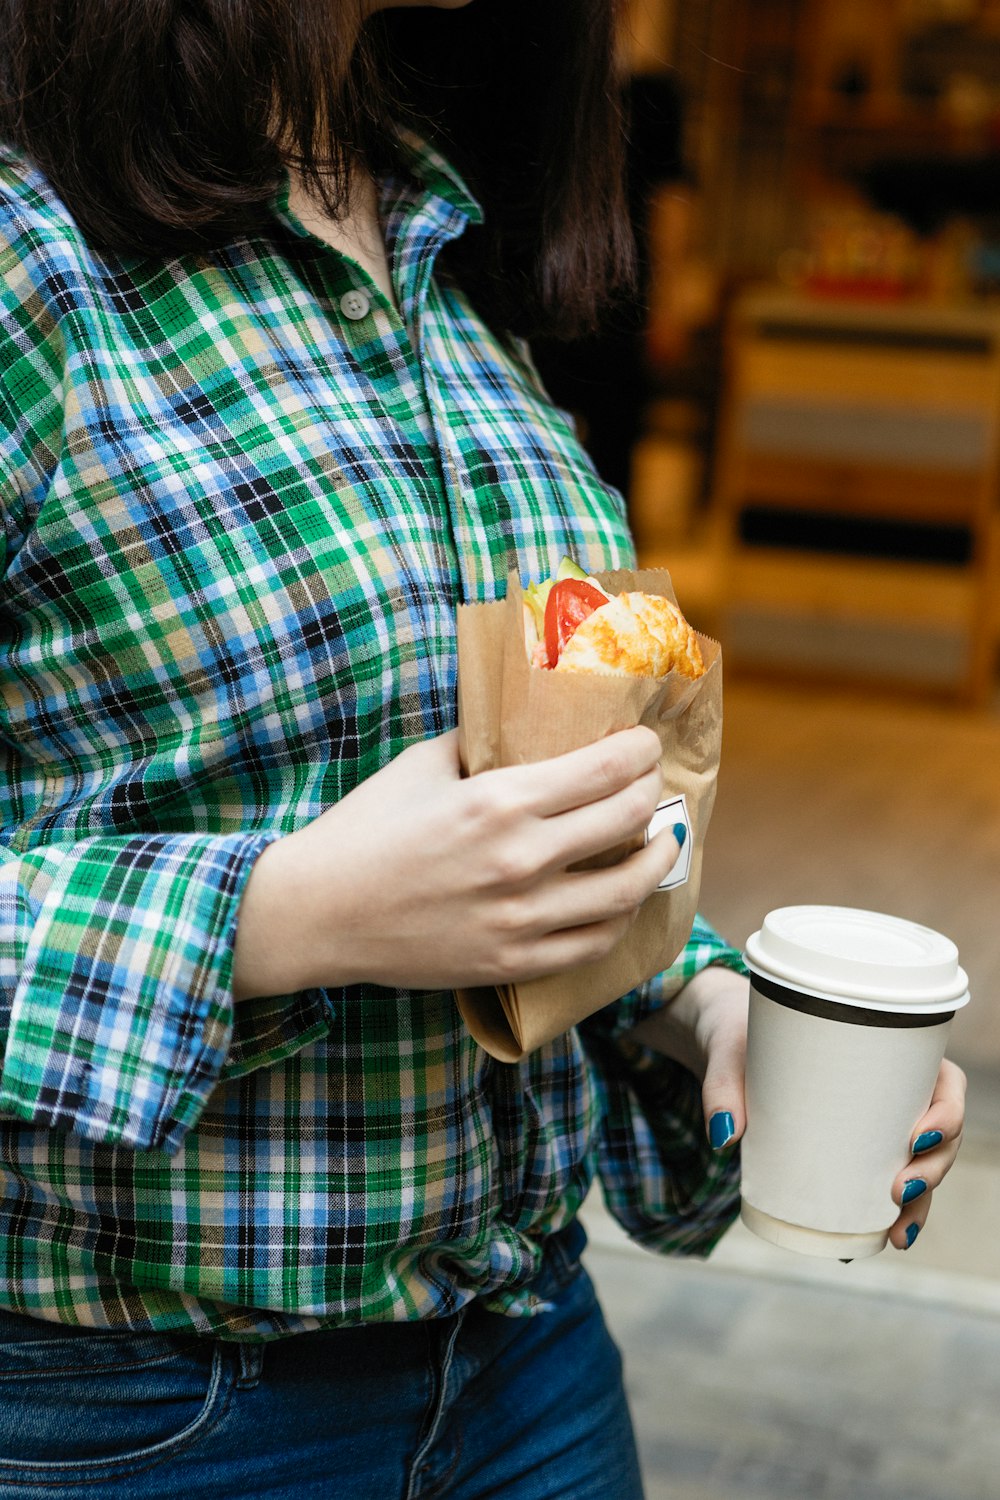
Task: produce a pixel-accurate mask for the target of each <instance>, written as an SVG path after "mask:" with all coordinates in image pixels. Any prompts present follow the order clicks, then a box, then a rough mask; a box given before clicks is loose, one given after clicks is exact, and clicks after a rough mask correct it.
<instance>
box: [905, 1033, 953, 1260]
mask: <svg viewBox="0 0 1000 1500" xmlns="http://www.w3.org/2000/svg"><path fill="white" fill-rule="evenodd" d="M965 1085H966V1079H965V1074H964V1073H963V1072H962V1070H961V1068H959V1067H956V1065H955V1064H954V1063H953V1062H949V1061H948V1059H947V1058H945V1060H944V1062H943V1063H942V1064H941V1069H940V1071H939V1073H938V1076H937V1083H936V1084H935V1085H934V1097H933V1098H932V1099H931V1102H930V1107H929V1108H928V1110H927V1113H926V1114H925V1115H923V1116H922V1117H921V1118H920V1119H919V1120H918V1121H917V1123H916V1125H915V1126H914V1129H913V1134H912V1136H911V1137H910V1140H911V1142H912V1144H911V1147H910V1150H911V1152H912V1155H911V1157H910V1160H909V1161H908V1162H907V1164H906V1166H905V1167H904V1168H903V1170H902V1172H900V1174H899V1176H898V1177H897V1178H896V1181H895V1182H894V1183H893V1188H892V1196H893V1198H894V1199H895V1200H896V1202H897V1203H898V1204H899V1205H900V1207H901V1210H902V1211H901V1213H900V1215H899V1218H898V1219H897V1220H896V1222H895V1223H894V1224H893V1226H892V1228H891V1229H890V1230H889V1240H890V1242H891V1243H892V1244H893V1245H895V1246H896V1249H897V1250H908V1249H909V1248H910V1246H911V1245H912V1244H913V1241H914V1240H915V1239H916V1237H917V1235H918V1234H919V1233H920V1231H921V1229H922V1228H923V1226H924V1223H925V1222H926V1219H927V1215H928V1213H929V1212H930V1206H931V1198H932V1196H933V1193H934V1189H935V1188H936V1187H937V1186H938V1185H939V1184H940V1182H941V1180H942V1178H943V1177H944V1176H945V1174H946V1173H947V1172H950V1171H951V1168H952V1166H953V1165H954V1162H955V1157H956V1156H957V1155H958V1148H959V1146H960V1145H961V1144H962V1130H963V1127H964V1124H965Z"/></svg>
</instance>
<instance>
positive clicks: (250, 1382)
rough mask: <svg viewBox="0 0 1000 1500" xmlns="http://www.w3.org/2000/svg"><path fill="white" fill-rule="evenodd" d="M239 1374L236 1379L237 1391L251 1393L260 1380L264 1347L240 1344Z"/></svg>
mask: <svg viewBox="0 0 1000 1500" xmlns="http://www.w3.org/2000/svg"><path fill="white" fill-rule="evenodd" d="M238 1347H239V1351H240V1373H239V1375H238V1376H237V1379H236V1389H237V1390H238V1391H252V1390H253V1389H254V1387H255V1386H256V1385H257V1383H258V1381H259V1380H260V1377H261V1373H262V1372H263V1369H264V1345H263V1344H240V1345H239V1346H238Z"/></svg>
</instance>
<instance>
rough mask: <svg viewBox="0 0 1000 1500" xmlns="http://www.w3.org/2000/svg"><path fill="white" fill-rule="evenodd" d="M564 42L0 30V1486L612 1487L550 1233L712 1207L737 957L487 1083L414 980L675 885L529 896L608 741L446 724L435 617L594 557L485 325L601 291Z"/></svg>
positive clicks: (600, 1490)
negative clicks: (484, 747)
mask: <svg viewBox="0 0 1000 1500" xmlns="http://www.w3.org/2000/svg"><path fill="white" fill-rule="evenodd" d="M369 8H372V9H373V8H374V7H366V6H362V7H360V12H363V11H364V10H366V9H369ZM447 8H449V7H446V6H443V7H442V9H447ZM584 10H585V11H586V14H584ZM611 25H612V15H611V5H610V3H606V0H588V4H587V5H586V6H585V7H582V6H581V5H580V4H579V3H578V0H573V3H570V0H564V3H562V4H557V3H555V0H550V3H549V4H548V5H546V6H538V5H533V6H529V5H528V4H527V3H523V4H522V3H517V0H504V3H503V4H499V3H495V4H491V3H490V0H476V4H475V5H473V6H471V7H470V8H469V9H468V10H464V11H461V12H459V13H457V14H454V15H448V16H443V15H440V16H439V15H434V14H431V13H424V12H420V13H419V14H417V13H414V14H412V15H404V14H402V13H399V14H393V15H391V16H389V15H385V16H383V15H372V16H368V17H366V16H364V15H363V14H361V13H359V10H358V8H355V7H354V6H352V5H349V4H348V3H347V0H343V3H341V4H340V5H335V4H334V3H333V0H270V3H267V4H265V3H263V0H200V3H199V0H176V3H168V0H88V3H87V4H86V5H82V4H81V5H71V6H67V5H65V4H63V3H59V4H56V3H55V0H3V3H0V37H2V38H3V39H4V40H3V43H2V52H0V136H3V137H4V138H5V139H6V140H7V141H8V143H9V146H8V147H7V148H5V150H4V153H3V156H2V162H0V205H2V207H0V247H2V248H0V267H2V273H0V274H2V277H3V282H2V298H3V300H2V308H0V312H2V320H0V412H2V430H3V440H4V450H3V451H4V463H3V470H2V499H3V512H4V537H5V544H6V552H5V572H4V583H3V638H2V651H3V664H2V671H3V683H4V695H3V724H2V745H3V751H4V755H5V757H6V775H5V777H4V798H5V801H6V806H5V809H4V819H3V826H4V835H5V836H4V846H3V865H2V873H3V880H2V905H0V914H2V942H0V965H2V970H0V973H2V991H0V997H2V1002H3V1015H4V1031H5V1055H4V1066H3V1073H2V1080H0V1111H2V1116H3V1122H4V1123H3V1126H2V1129H3V1136H2V1158H0V1160H2V1169H3V1181H4V1198H3V1206H2V1233H3V1237H4V1247H5V1254H6V1262H5V1265H6V1270H5V1275H4V1280H3V1283H2V1293H3V1303H4V1304H5V1306H6V1308H7V1311H6V1312H4V1313H2V1314H0V1325H2V1326H0V1335H2V1338H0V1344H2V1356H0V1374H2V1375H3V1376H4V1377H5V1379H4V1399H3V1401H2V1402H0V1495H3V1496H22V1495H28V1494H30V1495H32V1496H34V1497H36V1500H44V1497H45V1496H47V1495H49V1494H52V1495H55V1494H59V1495H60V1496H64V1497H65V1496H67V1495H77V1494H79V1495H84V1494H87V1495H93V1494H95V1493H105V1492H106V1491H107V1492H110V1489H111V1486H112V1485H115V1486H118V1487H121V1489H122V1493H124V1494H127V1495H129V1496H137V1497H139V1496H141V1497H147V1496H167V1495H169V1496H171V1497H173V1496H176V1495H177V1494H178V1493H188V1494H191V1495H196V1496H198V1497H208V1496H235V1495H268V1496H281V1497H284V1496H290V1495H293V1494H294V1495H296V1496H302V1495H310V1494H311V1495H335V1496H337V1497H338V1500H347V1497H366V1500H367V1497H370V1496H383V1495H386V1496H389V1495H400V1496H403V1495H408V1496H417V1495H422V1496H429V1495H443V1494H447V1495H449V1496H452V1497H472V1496H485V1495H486V1494H489V1495H491V1496H500V1495H504V1496H517V1497H519V1500H527V1497H542V1496H556V1495H562V1496H572V1497H573V1500H583V1497H585V1496H604V1497H611V1496H614V1497H615V1500H628V1497H630V1496H636V1495H638V1494H639V1492H640V1486H639V1479H638V1474H637V1467H636V1461H635V1452H634V1446H633V1443H632V1438H631V1433H630V1429H629V1424H628V1416H627V1412H626V1409H625V1405H624V1400H623V1397H622V1388H621V1379H620V1369H619V1364H618V1359H617V1354H616V1352H615V1350H614V1347H613V1345H611V1343H610V1341H609V1339H608V1336H607V1334H606V1332H605V1330H604V1328H603V1324H602V1321H601V1317H600V1312H599V1309H598V1308H597V1306H596V1303H595V1301H594V1298H593V1293H592V1290H591V1288H590V1285H589V1282H588V1280H587V1278H586V1275H585V1273H584V1272H583V1271H582V1269H581V1268H580V1265H579V1250H580V1241H581V1238H582V1236H581V1233H580V1231H579V1230H578V1229H577V1228H576V1227H575V1218H574V1216H575V1211H576V1209H577V1207H578V1205H579V1203H580V1201H581V1200H582V1198H583V1196H584V1194H585V1192H586V1190H587V1188H588V1185H589V1184H590V1182H591V1180H592V1178H593V1176H594V1174H595V1171H597V1170H599V1171H600V1174H601V1177H602V1182H603V1186H604V1190H605V1192H606V1194H607V1196H608V1199H609V1202H610V1203H611V1205H612V1207H613V1208H614V1210H615V1212H616V1213H617V1214H618V1216H619V1218H620V1219H621V1220H622V1222H623V1223H625V1224H626V1226H627V1227H629V1229H630V1230H631V1231H632V1232H633V1233H635V1234H637V1235H638V1236H640V1237H641V1238H643V1240H644V1241H645V1242H646V1243H649V1244H651V1245H655V1246H658V1247H660V1248H662V1249H665V1250H675V1251H677V1250H680V1251H685V1250H687V1251H691V1250H705V1249H707V1248H708V1247H709V1246H710V1245H711V1244H712V1243H713V1242H714V1240H715V1239H716V1238H717V1237H718V1235H719V1233H721V1231H722V1229H723V1228H724V1227H725V1225H726V1223H728V1221H729V1219H730V1218H731V1217H732V1214H733V1212H734V1206H735V1174H736V1164H735V1160H734V1157H733V1153H732V1152H731V1151H729V1152H727V1151H725V1150H724V1149H722V1148H724V1147H726V1146H727V1145H729V1144H731V1143H732V1142H733V1141H734V1140H735V1139H736V1138H737V1137H738V1136H739V1134H740V1132H741V1129H742V1125H743V1105H742V1085H741V1075H742V1049H743V1036H744V1028H745V1003H746V1002H745V981H744V980H742V979H741V977H740V974H739V972H738V971H739V959H738V955H736V954H735V953H734V952H733V950H732V949H730V948H728V947H727V946H726V944H725V943H724V942H723V941H722V940H721V939H720V938H718V937H716V935H715V934H714V933H712V932H711V931H710V930H709V929H708V928H707V927H706V926H705V925H704V924H702V923H699V924H698V925H697V926H696V929H695V933H694V934H693V936H692V939H691V941H690V943H689V944H688V947H687V948H686V950H685V951H684V953H683V954H682V955H681V958H680V959H679V960H678V962H677V964H676V965H675V967H674V968H673V969H672V970H671V971H670V972H669V973H668V974H665V975H663V976H660V977H659V978H658V979H656V980H655V981H653V982H651V983H650V984H649V985H647V986H645V987H644V988H643V990H642V991H641V992H638V993H636V994H633V995H630V996H628V997H626V998H625V999H623V1000H622V1001H621V1002H620V1003H619V1004H618V1005H617V1006H614V1007H611V1008H610V1009H609V1010H608V1011H605V1012H603V1013H602V1014H601V1015H600V1016H598V1017H596V1018H594V1020H593V1021H592V1022H591V1023H588V1025H587V1026H586V1027H584V1028H581V1029H580V1032H579V1034H576V1033H574V1034H573V1035H572V1036H568V1037H564V1038H562V1039H560V1040H559V1041H558V1042H556V1043H554V1044H552V1045H551V1046H550V1047H547V1048H544V1049H542V1050H541V1051H540V1052H538V1053H536V1054H534V1055H533V1056H532V1057H531V1058H529V1059H528V1060H527V1061H526V1062H525V1063H524V1064H523V1065H521V1066H520V1067H501V1066H498V1065H496V1064H494V1063H493V1062H492V1061H491V1059H490V1058H488V1057H487V1056H486V1055H485V1054H484V1053H483V1052H482V1051H481V1050H480V1049H479V1048H478V1047H477V1046H476V1045H475V1044H474V1043H473V1042H472V1040H471V1039H470V1037H469V1036H468V1035H467V1034H466V1033H465V1031H464V1030H463V1028H462V1026H461V1024H460V1022H459V1020H458V1017H457V1012H456V1010H455V1006H454V1002H453V998H452V994H451V991H452V989H453V988H454V987H456V986H459V985H464V984H468V983H470V982H477V981H478V982H482V981H487V982H498V981H502V980H506V979H509V978H512V977H528V976H530V975H534V974H538V973H541V972H545V971H558V970H562V969H565V968H567V967H569V966H572V965H574V964H576V963H578V962H580V961H582V960H585V959H586V958H588V957H590V956H593V955H597V954H600V953H603V952H604V951H606V950H607V948H608V947H609V946H610V945H611V944H613V943H614V942H615V941H617V940H618V938H619V937H620V935H621V933H622V932H623V931H624V929H625V927H626V925H627V923H628V921H629V919H630V916H631V914H632V913H633V912H634V910H635V909H636V907H637V906H638V904H640V903H641V901H642V900H643V899H644V898H645V896H646V895H647V894H648V893H649V892H650V891H651V890H652V889H653V888H654V887H655V886H656V885H657V884H658V882H659V881H660V879H661V878H662V876H663V875H664V873H665V872H666V870H667V869H669V867H670V866H671V864H672V862H673V859H674V858H675V856H676V845H675V844H674V843H673V840H672V836H671V835H669V834H667V835H665V836H663V837H660V838H657V839H654V840H652V841H651V842H650V844H649V845H648V846H647V847H646V848H645V849H644V850H642V851H641V852H640V853H638V854H636V855H634V856H633V857H632V858H631V859H630V860H629V861H627V862H626V863H625V864H624V865H622V866H620V867H618V868H617V869H615V870H611V871H602V872H596V871H595V872H591V873H589V874H587V875H583V876H580V875H570V874H568V873H567V867H568V866H570V865H572V864H573V863H575V862H576V861H577V860H578V859H580V858H581V857H582V856H584V855H586V854H587V853H590V852H594V851H596V850H599V849H601V848H604V847H607V845H608V843H609V842H610V841H611V839H612V837H614V838H620V837H621V836H622V835H623V834H625V833H631V832H636V831H638V830H640V829H642V828H643V827H644V826H645V825H646V823H647V822H648V820H649V817H650V814H651V811H652V808H653V806H654V804H655V803H656V801H657V795H658V792H659V773H658V770H657V769H656V759H657V748H656V745H655V742H654V741H653V739H652V737H651V736H650V735H649V734H648V733H647V732H645V731H643V730H641V729H639V730H635V731H631V732H629V733H625V734H622V735H618V736H615V737H613V738H612V739H609V740H608V741H606V742H605V743H603V744H601V745H599V746H595V747H591V748H589V749H586V750H583V751H580V752H576V753H574V754H571V755H567V756H564V757H561V758H559V759H556V760H552V761H548V762H545V763H544V764H542V765H540V766H536V767H532V768H530V770H527V769H525V768H513V769H510V770H504V771H498V772H495V773H491V774H489V775H484V776H481V777H478V778H475V779H474V780H473V781H472V782H463V781H462V780H460V778H459V774H458V766H457V753H456V743H455V735H454V731H453V726H454V715H455V693H454V675H455V648H454V612H455V605H456V603H457V602H458V601H459V600H461V599H463V598H464V599H486V598H490V597H492V596H494V595H495V594H496V593H497V592H498V591H500V590H502V588H503V580H504V579H505V578H506V575H507V572H508V568H509V567H511V566H514V567H517V568H518V569H519V570H520V572H521V573H522V575H525V576H528V575H533V576H540V575H541V574H544V573H546V572H548V571H549V569H550V567H551V565H552V562H553V560H554V559H556V558H558V557H559V555H560V554H561V553H563V552H569V553H571V554H573V555H574V556H576V557H578V558H579V559H581V561H583V562H585V563H586V565H587V566H589V567H591V568H595V567H599V566H605V565H615V564H617V563H623V562H628V560H629V559H630V555H631V554H630V543H629V540H628V536H627V532H626V528H625V525H624V522H623V518H622V509H621V501H620V498H619V497H618V496H617V495H615V494H614V493H612V492H609V491H608V490H607V489H605V487H604V486H603V485H602V484H601V483H600V481H599V480H598V478H597V476H596V475H595V473H594V472H593V470H592V468H591V467H590V465H589V464H588V462H587V461H586V460H585V458H584V457H583V455H582V454H581V452H580V450H579V448H578V446H577V445H576V442H575V440H574V437H573V434H572V432H571V430H570V428H569V426H568V424H567V422H566V421H565V419H564V418H563V417H562V415H561V414H560V413H558V412H557V411H555V410H554V409H553V408H552V406H551V404H550V403H549V401H548V399H547V397H546V396H545V393H544V391H543V390H542V389H541V388H540V387H539V385H538V383H537V380H536V378H535V376H534V374H533V370H532V367H531V364H530V361H529V360H528V357H527V354H526V352H525V348H524V345H523V343H522V342H520V339H521V337H522V336H523V335H525V334H528V333H530V332H532V331H533V330H534V329H536V328H541V327H543V326H544V327H548V328H550V329H552V328H562V329H563V330H564V331H571V330H572V328H573V327H574V326H579V325H581V324H586V323H587V322H588V321H589V320H592V319H593V318H594V317H595V316H596V314H597V311H598V309H599V306H600V302H601V299H602V297H603V296H604V295H606V293H607V292H608V291H609V290H610V289H611V288H613V286H614V285H615V284H616V282H619V281H621V280H622V279H623V278H624V277H626V276H627V274H628V247H627V244H625V243H624V242H622V241H621V239H620V236H619V235H618V233H617V231H616V227H615V226H617V225H618V224H619V223H620V222H623V220H622V216H621V213H620V202H619V187H618V175H617V173H618V156H619V148H618V144H617V141H616V136H615V132H614V130H613V128H612V127H613V123H614V121H613V110H612V106H611V105H610V103H609V96H608V91H607V87H606V69H607V66H608V59H609V56H610V42H611ZM514 79H516V81H517V85H518V88H517V92H516V97H515V94H514V92H513V89H512V80H514ZM394 122H395V123H394ZM432 135H433V136H434V137H435V138H436V140H438V141H439V142H440V143H443V145H444V147H445V149H446V151H447V153H448V156H447V157H446V156H445V155H442V154H441V153H440V150H439V149H438V147H437V146H435V145H431V144H430V141H429V137H430V136H432ZM452 156H453V157H454V158H455V159H456V160H457V161H458V162H459V163H460V166H461V167H462V168H463V169H464V171H465V172H467V173H468V175H469V179H470V184H471V189H472V190H470V186H467V185H466V183H465V181H464V180H463V179H462V177H461V176H460V175H459V173H458V172H457V171H456V168H455V166H454V165H453V164H452V161H451V159H450V158H451V157H452ZM473 191H474V192H475V194H476V195H477V196H473ZM478 198H481V199H482V206H480V203H479V201H478ZM668 1001H670V1004H669V1006H668V1004H667V1002H668ZM639 1025H642V1027H643V1032H642V1035H643V1038H644V1041H645V1043H647V1044H652V1045H646V1046H640V1045H639V1044H638V1043H637V1042H636V1041H635V1040H634V1039H632V1038H630V1036H629V1033H630V1032H631V1031H632V1029H633V1028H635V1027H636V1026H639ZM685 1064H686V1065H687V1067H685V1066H684V1065H685ZM695 1073H696V1074H698V1075H700V1079H701V1080H703V1082H699V1083H696V1082H695V1081H694V1077H693V1075H694V1074H695ZM959 1092H960V1091H959V1087H958V1084H957V1082H956V1080H955V1078H954V1077H952V1076H950V1075H948V1074H947V1073H945V1074H944V1075H943V1079H942V1088H941V1097H940V1100H939V1101H938V1102H937V1103H936V1104H935V1106H934V1107H933V1108H932V1111H931V1113H930V1114H929V1115H928V1117H927V1118H926V1120H925V1121H922V1122H921V1130H922V1131H923V1132H927V1131H931V1130H933V1131H935V1132H939V1133H940V1143H939V1144H938V1145H937V1146H936V1147H935V1148H933V1149H931V1150H930V1151H929V1152H928V1153H927V1155H926V1157H925V1161H926V1168H925V1169H924V1170H923V1175H924V1178H925V1180H926V1182H927V1183H928V1185H929V1188H930V1187H933V1186H934V1185H936V1183H937V1182H938V1181H939V1180H940V1177H941V1176H942V1175H943V1174H944V1172H945V1171H946V1170H947V1168H948V1166H949V1165H950V1162H951V1159H952V1157H953V1155H954V1151H955V1149H956V1143H957V1136H958V1133H959V1130H960V1125H961V1107H960V1101H959V1098H958V1094H959ZM640 1095H642V1096H644V1097H646V1098H647V1099H648V1100H652V1101H654V1102H653V1103H650V1104H649V1105H648V1107H647V1111H646V1113H645V1114H644V1113H643V1112H642V1110H641V1109H640V1107H639V1105H638V1102H637V1101H638V1098H639V1096H640ZM664 1097H666V1098H667V1099H668V1106H667V1108H666V1109H664V1108H663V1107H662V1106H658V1105H657V1104H656V1103H655V1101H656V1100H657V1099H663V1098H664ZM702 1105H703V1106H704V1111H705V1114H704V1118H707V1119H708V1120H709V1127H708V1129H709V1133H710V1135H711V1144H709V1142H708V1141H707V1140H706V1139H705V1127H704V1118H703V1114H702ZM654 1128H655V1131H656V1132H657V1136H658V1140H659V1149H657V1147H656V1145H655V1144H654V1139H653V1130H654ZM699 1142H700V1143H701V1144H700V1145H699ZM713 1147H717V1148H720V1152H721V1154H717V1153H715V1152H713V1149H712V1148H713ZM901 1186H902V1183H900V1188H901ZM929 1197H930V1192H929V1190H928V1191H927V1192H925V1194H924V1196H923V1199H922V1201H921V1203H919V1204H917V1205H916V1206H915V1207H914V1208H910V1207H908V1208H907V1210H906V1212H905V1213H902V1214H901V1216H900V1219H899V1222H898V1224H897V1225H896V1227H895V1228H894V1230H893V1240H894V1243H896V1244H902V1243H904V1241H905V1236H906V1234H907V1232H908V1227H909V1226H911V1225H913V1224H917V1223H919V1222H920V1220H921V1216H922V1213H923V1212H926V1204H927V1201H928V1199H929ZM102 1486H103V1488H102Z"/></svg>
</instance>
